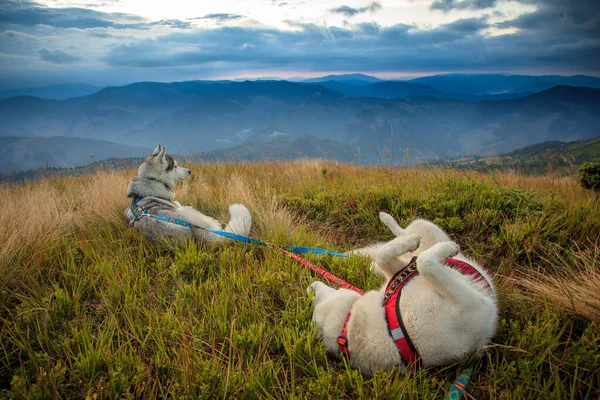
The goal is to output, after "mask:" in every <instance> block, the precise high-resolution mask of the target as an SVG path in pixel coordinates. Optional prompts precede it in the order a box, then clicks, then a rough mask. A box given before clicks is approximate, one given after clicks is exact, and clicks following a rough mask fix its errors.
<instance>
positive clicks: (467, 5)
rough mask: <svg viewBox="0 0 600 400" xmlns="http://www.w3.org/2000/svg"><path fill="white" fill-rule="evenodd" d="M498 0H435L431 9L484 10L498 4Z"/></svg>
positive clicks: (447, 10) (445, 10)
mask: <svg viewBox="0 0 600 400" xmlns="http://www.w3.org/2000/svg"><path fill="white" fill-rule="evenodd" d="M496 2H497V0H435V1H434V2H433V3H431V6H430V7H429V8H430V9H431V10H440V11H444V12H449V11H452V10H482V9H486V8H493V7H495V6H496Z"/></svg>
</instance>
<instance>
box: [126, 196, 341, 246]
mask: <svg viewBox="0 0 600 400" xmlns="http://www.w3.org/2000/svg"><path fill="white" fill-rule="evenodd" d="M138 200H139V198H138V197H136V198H134V199H133V200H131V206H130V207H129V209H130V210H131V212H132V213H133V216H134V217H135V219H134V220H135V221H138V220H139V219H141V218H142V217H150V218H154V219H158V220H160V221H165V222H168V223H171V224H175V225H179V226H185V227H187V228H191V229H202V230H203V231H206V232H210V233H214V234H215V235H219V236H223V237H226V238H228V239H231V240H236V241H238V242H243V243H250V244H255V245H258V246H266V247H271V248H273V247H279V246H275V245H274V244H272V243H268V242H263V241H262V240H258V239H254V238H251V237H247V236H243V235H238V234H236V233H232V232H225V231H220V230H216V229H209V228H203V227H201V226H198V225H194V224H192V223H190V222H188V221H185V220H183V219H180V218H174V217H166V216H164V215H159V214H151V213H148V212H146V211H145V210H144V209H143V208H141V207H140V206H138V205H137V202H138ZM281 247H282V248H283V249H286V250H288V251H291V252H294V253H313V254H327V255H330V256H338V257H344V258H347V257H348V256H347V255H346V254H343V253H339V252H337V251H333V250H326V249H319V248H315V247H301V246H281Z"/></svg>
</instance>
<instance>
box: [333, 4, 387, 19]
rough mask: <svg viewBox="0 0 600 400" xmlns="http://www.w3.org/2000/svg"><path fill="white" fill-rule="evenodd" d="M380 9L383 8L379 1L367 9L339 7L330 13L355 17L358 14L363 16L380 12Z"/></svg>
mask: <svg viewBox="0 0 600 400" xmlns="http://www.w3.org/2000/svg"><path fill="white" fill-rule="evenodd" d="M380 8H381V4H380V3H379V2H378V1H374V2H372V3H371V4H369V5H368V6H366V7H361V8H353V7H349V6H339V7H336V8H332V9H331V10H329V11H330V12H332V13H334V14H343V15H345V16H347V17H353V16H354V15H356V14H362V13H365V12H367V11H370V12H375V11H377V10H379V9H380Z"/></svg>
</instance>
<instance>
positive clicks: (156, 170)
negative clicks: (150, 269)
mask: <svg viewBox="0 0 600 400" xmlns="http://www.w3.org/2000/svg"><path fill="white" fill-rule="evenodd" d="M166 151H167V149H166V148H165V147H164V146H162V145H160V144H159V145H158V147H157V148H156V149H155V150H154V152H153V153H152V154H151V155H150V156H148V157H147V158H146V159H145V160H144V162H143V163H142V165H140V167H139V169H138V176H137V177H135V178H132V179H131V181H130V182H129V187H128V188H127V197H130V198H132V199H134V204H135V205H136V206H137V208H139V209H142V210H144V212H146V213H149V214H155V215H162V216H164V217H172V218H178V219H181V220H184V221H187V222H189V223H191V224H193V225H197V226H200V227H202V228H208V229H213V230H221V229H222V225H221V223H220V222H219V221H217V220H216V219H214V218H212V217H209V216H206V215H204V214H202V213H200V212H199V211H197V210H195V209H193V208H191V207H188V206H182V205H181V204H179V203H178V202H176V201H173V198H174V197H175V193H174V191H173V187H174V186H175V181H176V180H184V179H187V177H188V176H190V173H191V171H190V170H189V169H187V168H181V167H179V166H178V165H177V162H176V161H175V160H174V159H173V158H172V157H171V156H169V155H167V154H166ZM229 214H230V217H231V219H230V220H229V223H228V224H227V226H226V227H225V229H224V230H225V231H226V232H232V233H237V234H240V235H245V236H246V235H248V234H249V233H250V229H251V227H252V217H251V216H250V212H249V211H248V209H247V208H246V207H245V206H243V205H242V204H232V205H231V206H229ZM124 215H125V218H126V219H127V222H128V223H129V225H130V226H131V227H133V228H135V229H138V230H142V231H143V232H144V233H145V235H146V238H147V239H148V240H150V241H152V242H153V243H154V244H159V243H161V242H164V241H167V242H169V241H171V242H172V241H178V240H185V239H189V238H192V237H193V238H195V239H198V240H202V241H204V242H208V243H218V242H221V241H222V240H223V237H222V236H218V235H215V234H213V233H211V232H207V231H205V230H202V229H192V228H188V227H185V226H180V225H176V224H172V223H169V222H166V221H162V220H159V219H155V218H151V217H148V216H142V217H139V216H137V217H136V215H135V214H134V213H133V211H132V209H131V207H127V208H126V209H125V212H124Z"/></svg>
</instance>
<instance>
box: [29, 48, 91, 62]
mask: <svg viewBox="0 0 600 400" xmlns="http://www.w3.org/2000/svg"><path fill="white" fill-rule="evenodd" d="M37 53H38V54H39V56H40V58H41V59H42V60H44V61H47V62H50V63H53V64H73V63H75V62H78V61H81V60H83V58H81V57H77V56H74V55H72V54H70V53H67V52H66V51H64V50H61V49H55V50H50V49H48V48H46V47H42V48H41V49H39V50H38V51H37Z"/></svg>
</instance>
